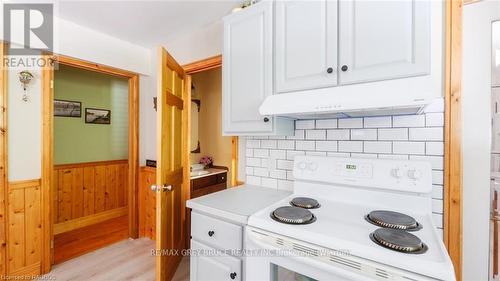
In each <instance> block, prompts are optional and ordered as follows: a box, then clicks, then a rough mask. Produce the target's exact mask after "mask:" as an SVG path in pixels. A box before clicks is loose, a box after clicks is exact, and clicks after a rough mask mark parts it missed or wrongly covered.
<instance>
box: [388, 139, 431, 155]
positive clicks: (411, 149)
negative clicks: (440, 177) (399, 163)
mask: <svg viewBox="0 0 500 281" xmlns="http://www.w3.org/2000/svg"><path fill="white" fill-rule="evenodd" d="M392 152H393V153H394V154H425V143H423V142H400V141H396V142H394V143H393V144H392Z"/></svg>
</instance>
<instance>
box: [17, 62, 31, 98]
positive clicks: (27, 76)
mask: <svg viewBox="0 0 500 281" xmlns="http://www.w3.org/2000/svg"><path fill="white" fill-rule="evenodd" d="M32 79H33V74H31V72H29V71H27V70H23V71H21V72H19V82H21V84H22V85H23V90H24V93H23V101H24V102H28V101H29V98H28V91H27V89H28V85H29V83H30V82H31V80H32Z"/></svg>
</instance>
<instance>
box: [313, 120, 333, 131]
mask: <svg viewBox="0 0 500 281" xmlns="http://www.w3.org/2000/svg"><path fill="white" fill-rule="evenodd" d="M334 128H337V119H321V120H316V129H334Z"/></svg>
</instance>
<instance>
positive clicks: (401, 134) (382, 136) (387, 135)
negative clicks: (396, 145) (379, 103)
mask: <svg viewBox="0 0 500 281" xmlns="http://www.w3.org/2000/svg"><path fill="white" fill-rule="evenodd" d="M378 140H390V141H397V140H408V128H399V129H378Z"/></svg>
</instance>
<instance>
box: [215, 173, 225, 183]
mask: <svg viewBox="0 0 500 281" xmlns="http://www.w3.org/2000/svg"><path fill="white" fill-rule="evenodd" d="M226 181H227V173H222V174H217V183H225V182H226Z"/></svg>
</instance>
